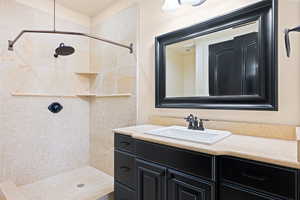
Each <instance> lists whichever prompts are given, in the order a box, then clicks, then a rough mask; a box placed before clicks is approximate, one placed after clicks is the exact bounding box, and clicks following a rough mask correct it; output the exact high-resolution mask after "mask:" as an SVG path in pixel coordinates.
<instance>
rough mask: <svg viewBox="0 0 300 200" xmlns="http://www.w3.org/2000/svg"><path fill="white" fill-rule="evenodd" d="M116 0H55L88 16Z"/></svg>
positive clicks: (93, 14) (97, 12) (95, 13)
mask: <svg viewBox="0 0 300 200" xmlns="http://www.w3.org/2000/svg"><path fill="white" fill-rule="evenodd" d="M116 1H118V0H56V2H57V3H58V4H60V5H62V6H64V7H66V8H69V9H71V10H75V11H78V12H80V13H82V14H85V15H88V16H95V15H97V14H99V13H100V12H101V11H102V10H104V9H105V8H106V7H107V6H109V5H110V4H112V3H114V2H116Z"/></svg>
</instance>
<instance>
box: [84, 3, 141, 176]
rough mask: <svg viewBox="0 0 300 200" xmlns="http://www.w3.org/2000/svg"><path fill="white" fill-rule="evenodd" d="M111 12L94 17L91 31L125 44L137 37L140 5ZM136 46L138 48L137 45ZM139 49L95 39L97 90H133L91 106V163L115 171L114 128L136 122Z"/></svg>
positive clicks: (93, 64)
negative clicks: (137, 52) (132, 52)
mask: <svg viewBox="0 0 300 200" xmlns="http://www.w3.org/2000/svg"><path fill="white" fill-rule="evenodd" d="M113 9H114V7H113V8H108V9H107V10H111V11H112V13H111V14H110V15H108V16H105V15H102V14H100V15H99V16H96V17H94V18H92V25H91V32H92V33H93V34H97V35H101V36H102V37H104V38H109V39H111V40H114V41H119V42H121V43H124V44H130V43H133V44H134V47H136V43H137V42H136V41H137V19H138V8H137V7H136V6H130V7H129V8H122V9H121V10H118V11H114V12H113ZM135 49H136V48H135ZM136 56H137V55H136V50H135V53H134V54H129V51H128V50H127V49H123V48H119V47H115V46H112V45H106V44H99V43H98V42H94V41H93V42H91V70H92V71H97V72H99V73H100V74H99V75H98V76H97V77H96V78H95V79H94V80H92V81H91V90H92V91H95V92H96V93H97V94H104V95H107V94H108V95H109V94H119V93H131V96H130V97H115V98H98V99H92V101H91V105H90V109H91V115H90V119H91V122H90V127H91V135H90V136H91V137H90V144H91V145H90V153H91V158H90V161H91V164H92V165H93V166H94V167H96V168H97V169H99V170H102V171H104V172H106V173H108V174H111V175H113V158H114V145H113V144H114V134H113V133H112V129H114V128H120V127H124V126H130V125H134V124H136V108H137V106H136V68H137V66H136V65H137V60H136Z"/></svg>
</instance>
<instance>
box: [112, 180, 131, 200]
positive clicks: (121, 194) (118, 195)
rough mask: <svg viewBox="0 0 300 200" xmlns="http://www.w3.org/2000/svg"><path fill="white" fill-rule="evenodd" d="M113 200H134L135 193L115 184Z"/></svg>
mask: <svg viewBox="0 0 300 200" xmlns="http://www.w3.org/2000/svg"><path fill="white" fill-rule="evenodd" d="M114 199H115V200H135V199H136V198H135V192H134V191H133V190H131V189H129V188H128V187H126V186H123V185H121V184H119V183H115V198H114Z"/></svg>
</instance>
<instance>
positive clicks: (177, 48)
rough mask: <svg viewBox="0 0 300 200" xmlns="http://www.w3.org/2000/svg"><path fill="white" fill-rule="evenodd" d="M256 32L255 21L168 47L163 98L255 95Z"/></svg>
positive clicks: (256, 67) (256, 66) (256, 93)
mask: <svg viewBox="0 0 300 200" xmlns="http://www.w3.org/2000/svg"><path fill="white" fill-rule="evenodd" d="M258 31H259V21H254V22H251V23H248V24H243V25H240V26H236V27H232V28H229V29H225V30H221V31H217V32H214V33H210V34H207V35H204V36H200V37H197V38H193V39H190V40H186V41H182V42H178V43H175V44H170V45H167V46H166V96H167V97H193V96H226V95H232V96H234V95H235V96H236V95H237V96H240V95H258V94H259V93H258V92H259V91H258V89H259V88H258V81H259V80H258V71H257V69H258V55H259V53H258V50H259V49H258ZM233 77H234V78H233Z"/></svg>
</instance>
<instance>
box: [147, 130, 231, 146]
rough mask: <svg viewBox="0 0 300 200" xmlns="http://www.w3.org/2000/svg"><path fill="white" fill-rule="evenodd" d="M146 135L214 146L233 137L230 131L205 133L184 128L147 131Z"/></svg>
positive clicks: (208, 131) (205, 131)
mask: <svg viewBox="0 0 300 200" xmlns="http://www.w3.org/2000/svg"><path fill="white" fill-rule="evenodd" d="M145 134H149V135H155V136H159V137H166V138H172V139H178V140H184V141H189V142H194V143H203V144H214V143H216V142H219V141H220V140H222V139H224V138H226V137H228V136H230V135H231V133H230V132H228V131H218V130H211V129H205V130H204V131H199V130H189V129H187V128H186V127H183V126H170V127H166V128H160V129H156V130H151V131H146V132H145Z"/></svg>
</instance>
